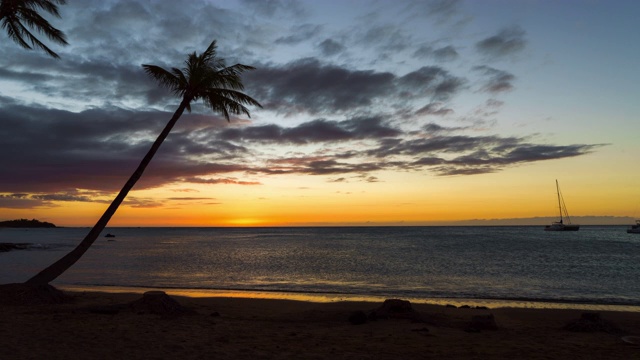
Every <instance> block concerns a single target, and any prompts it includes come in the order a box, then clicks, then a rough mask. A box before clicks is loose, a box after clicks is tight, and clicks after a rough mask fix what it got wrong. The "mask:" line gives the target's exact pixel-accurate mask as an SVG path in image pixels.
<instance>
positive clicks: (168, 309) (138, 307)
mask: <svg viewBox="0 0 640 360" xmlns="http://www.w3.org/2000/svg"><path fill="white" fill-rule="evenodd" d="M129 307H130V308H131V309H132V310H133V311H135V312H137V313H138V314H145V313H150V314H156V315H188V314H194V313H195V311H193V310H191V309H188V308H186V307H184V306H182V305H180V303H178V302H177V301H176V300H175V299H173V298H172V297H171V296H169V295H167V294H166V293H165V292H164V291H157V290H155V291H147V292H145V293H144V294H142V298H141V299H138V300H136V301H134V302H131V303H129Z"/></svg>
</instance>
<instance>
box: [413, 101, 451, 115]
mask: <svg viewBox="0 0 640 360" xmlns="http://www.w3.org/2000/svg"><path fill="white" fill-rule="evenodd" d="M453 113H454V111H453V109H448V108H445V107H443V106H442V103H440V102H435V103H429V104H427V105H425V106H423V107H421V108H420V109H418V110H416V112H415V114H416V115H435V116H446V115H451V114H453Z"/></svg>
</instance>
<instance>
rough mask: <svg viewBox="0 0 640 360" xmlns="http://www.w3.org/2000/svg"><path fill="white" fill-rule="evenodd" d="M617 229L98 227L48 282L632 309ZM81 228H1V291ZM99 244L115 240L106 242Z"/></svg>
mask: <svg viewBox="0 0 640 360" xmlns="http://www.w3.org/2000/svg"><path fill="white" fill-rule="evenodd" d="M625 229H626V227H624V226H582V227H581V229H580V231H577V232H546V231H543V227H541V226H522V227H517V226H502V227H290V228H108V229H106V230H105V231H104V232H103V235H104V234H106V233H112V234H114V235H115V236H116V237H115V238H105V237H102V236H101V237H100V238H98V240H96V242H95V243H94V245H93V246H92V247H91V248H90V249H89V250H88V251H87V253H86V254H85V255H84V256H83V258H82V259H81V260H80V261H78V263H76V264H75V265H74V266H73V267H71V268H70V269H69V270H68V271H67V272H66V273H64V274H63V275H62V276H60V277H59V278H58V279H56V280H55V281H54V283H53V284H54V285H61V286H114V287H144V288H180V289H194V290H208V289H209V290H234V291H235V290H241V291H253V292H256V291H258V292H274V293H276V292H282V293H305V294H335V295H355V296H364V297H368V296H371V297H379V298H389V297H397V298H408V299H439V298H442V299H494V300H521V301H542V302H560V303H587V304H611V305H614V304H615V305H630V306H640V235H638V234H627V233H626V230H625ZM88 231H89V229H88V228H54V229H8V228H2V229H0V242H13V243H30V244H31V245H30V246H29V247H28V248H27V249H26V250H13V251H10V252H4V253H0V283H11V282H22V281H25V280H27V279H28V278H29V277H31V276H33V275H34V274H36V273H37V272H38V271H40V270H42V269H43V268H44V267H46V266H48V265H50V264H51V263H53V261H55V260H57V259H59V258H60V257H62V256H63V255H65V254H66V253H67V252H69V251H70V250H71V249H72V248H73V247H74V246H75V245H76V244H77V243H79V242H80V241H81V240H82V239H83V238H84V236H85V235H86V234H87V233H88ZM109 239H111V240H114V241H108V240H109Z"/></svg>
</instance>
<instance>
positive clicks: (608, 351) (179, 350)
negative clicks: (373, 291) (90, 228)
mask: <svg viewBox="0 0 640 360" xmlns="http://www.w3.org/2000/svg"><path fill="white" fill-rule="evenodd" d="M66 293H67V294H68V295H70V296H71V301H69V302H66V303H63V304H55V305H29V306H16V305H0V359H332V360H335V359H582V360H584V359H640V345H633V344H629V343H627V342H625V341H623V338H625V336H640V312H621V311H599V312H598V314H599V316H600V319H601V320H602V323H604V324H607V325H610V326H609V327H606V328H604V329H600V330H599V331H592V332H575V331H569V330H567V329H565V326H566V325H567V324H569V323H573V322H574V321H576V320H578V319H580V318H581V315H582V314H583V313H585V311H584V310H576V309H522V308H493V309H476V308H452V307H446V306H441V305H428V304H413V303H412V304H411V307H412V309H413V310H414V311H415V313H416V314H419V315H417V316H416V315H415V314H413V315H411V316H405V315H406V314H405V315H402V317H390V318H387V319H378V320H375V321H372V320H369V321H367V322H365V323H364V324H360V325H354V324H352V323H351V322H350V321H349V318H350V316H351V315H352V314H354V312H357V311H364V312H365V313H368V312H370V311H371V310H373V309H377V308H379V307H380V306H381V305H382V303H372V302H358V301H345V302H328V303H317V302H308V301H291V300H282V299H277V300H273V299H255V298H239V297H206V298H203V297H181V296H173V295H172V296H171V298H172V299H174V300H175V301H177V303H178V304H179V305H181V306H183V307H185V308H188V309H189V310H190V311H189V312H184V313H180V314H175V315H167V314H165V315H160V314H154V313H152V312H151V311H150V310H148V309H147V310H145V309H144V308H137V309H133V308H132V307H131V306H127V305H126V304H130V303H132V302H134V301H136V300H140V299H141V298H142V293H107V292H83V291H79V292H66ZM169 294H171V293H170V292H169ZM123 304H124V305H123ZM489 314H492V315H493V317H494V320H495V323H496V325H497V327H498V328H497V329H496V330H489V329H470V328H469V324H470V322H471V319H472V317H474V316H478V315H481V316H487V315H489ZM591 330H594V329H591ZM595 330H598V329H595ZM626 339H630V340H634V338H626Z"/></svg>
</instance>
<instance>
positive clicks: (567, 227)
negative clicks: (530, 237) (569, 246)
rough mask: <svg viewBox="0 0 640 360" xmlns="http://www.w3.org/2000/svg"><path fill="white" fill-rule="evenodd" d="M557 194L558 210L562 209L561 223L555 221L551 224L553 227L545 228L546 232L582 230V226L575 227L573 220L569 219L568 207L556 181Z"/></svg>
mask: <svg viewBox="0 0 640 360" xmlns="http://www.w3.org/2000/svg"><path fill="white" fill-rule="evenodd" d="M556 192H557V193H558V208H559V209H560V221H554V222H552V223H551V225H547V226H545V228H544V231H578V230H579V229H580V225H575V224H572V223H571V218H570V217H569V212H568V211H567V206H566V205H565V204H564V199H563V198H562V193H561V192H560V186H559V185H558V180H556ZM565 220H566V222H565Z"/></svg>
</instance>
